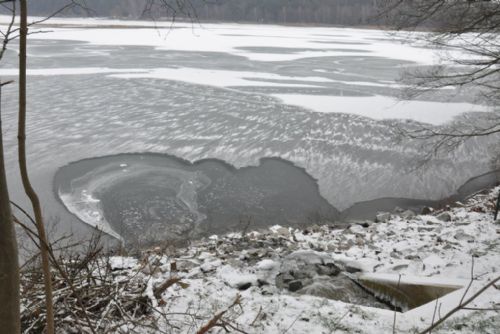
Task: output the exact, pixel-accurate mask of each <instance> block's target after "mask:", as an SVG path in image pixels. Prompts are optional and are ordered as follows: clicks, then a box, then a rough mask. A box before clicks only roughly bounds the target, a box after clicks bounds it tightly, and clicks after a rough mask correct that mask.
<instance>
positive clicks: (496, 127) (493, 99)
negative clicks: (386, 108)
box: [379, 0, 500, 154]
mask: <svg viewBox="0 0 500 334" xmlns="http://www.w3.org/2000/svg"><path fill="white" fill-rule="evenodd" d="M379 4H380V6H381V14H380V15H382V16H384V21H385V22H387V24H388V25H389V26H390V27H392V28H395V29H397V30H405V31H415V30H425V31H427V33H422V32H420V33H415V34H412V35H411V37H412V39H418V40H420V41H421V42H424V43H425V44H426V45H428V46H432V47H435V48H440V54H441V56H442V61H443V63H444V64H442V65H437V66H431V67H429V68H425V69H421V70H412V71H410V72H408V73H407V76H406V77H405V79H404V81H406V83H407V84H409V87H410V88H408V89H407V90H406V91H405V94H406V96H405V97H406V98H416V97H418V96H420V95H422V94H428V93H429V92H435V91H437V90H440V89H444V88H455V89H456V92H457V94H466V95H468V96H474V98H475V99H476V101H477V102H481V103H482V104H487V105H489V106H490V107H491V112H489V113H483V114H475V115H473V116H471V115H469V116H465V117H462V118H459V119H458V120H456V121H455V122H452V123H450V124H448V125H446V126H444V127H440V128H436V127H425V126H418V127H415V128H412V129H410V130H408V129H406V130H404V133H403V134H404V135H405V136H407V137H410V138H413V139H430V140H432V141H433V143H434V145H433V147H432V154H437V153H440V152H441V151H451V150H454V149H456V148H457V147H459V146H460V145H461V144H463V143H464V142H465V141H467V140H469V139H472V138H479V137H486V136H496V135H499V134H500V112H499V111H498V109H496V110H495V107H497V106H498V103H499V102H500V35H499V34H498V32H500V2H499V1H486V0H411V1H408V0H385V1H379ZM429 30H430V32H429Z"/></svg>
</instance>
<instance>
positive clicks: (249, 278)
mask: <svg viewBox="0 0 500 334" xmlns="http://www.w3.org/2000/svg"><path fill="white" fill-rule="evenodd" d="M499 191H500V187H496V188H495V189H491V190H488V191H483V192H481V193H478V194H476V195H475V196H474V197H472V198H470V199H469V200H468V201H467V202H465V203H464V204H462V203H455V204H453V205H452V207H451V208H449V207H448V208H445V209H441V210H436V211H434V210H429V212H428V214H425V215H414V214H413V213H411V212H408V211H407V212H398V213H392V214H381V215H378V220H379V221H378V222H374V221H365V222H352V223H351V224H350V225H348V226H346V228H345V229H340V230H338V229H337V230H334V229H332V228H331V227H330V226H311V227H310V228H308V229H307V230H293V229H286V228H282V227H279V226H275V227H272V228H270V229H269V230H265V231H259V232H250V233H247V234H246V235H244V236H242V235H240V234H230V235H225V236H213V237H211V238H209V239H208V240H205V241H200V242H193V243H192V245H190V247H189V248H186V249H172V248H168V247H166V248H165V249H164V250H160V249H154V250H151V251H150V252H147V255H146V256H145V257H144V258H142V259H141V260H138V259H136V258H132V257H113V258H112V259H111V263H112V266H113V268H114V269H115V273H116V275H117V277H118V279H124V278H126V277H132V279H139V280H144V279H145V280H146V281H147V282H148V283H147V284H148V289H147V291H150V293H149V295H150V297H151V299H152V300H153V301H154V303H155V305H156V306H157V307H158V309H159V310H160V311H161V312H163V313H165V314H168V316H167V317H166V318H165V319H168V321H169V326H172V325H173V326H178V328H177V329H176V330H174V331H175V332H178V333H184V332H185V333H188V332H193V331H194V330H195V329H196V326H198V328H200V327H201V326H202V325H204V324H205V323H206V321H203V320H199V321H198V322H197V321H196V317H192V316H191V315H192V314H197V315H199V316H200V317H201V318H200V319H207V318H210V317H211V315H214V314H216V313H217V312H219V311H221V310H224V309H225V308H226V307H228V305H230V304H231V303H232V302H233V300H234V299H235V298H236V296H237V295H238V294H239V295H241V306H238V307H237V308H235V309H232V310H231V311H230V312H228V313H227V314H226V315H225V317H226V320H227V321H229V322H230V323H231V324H232V325H233V326H236V327H237V328H239V329H241V330H243V331H244V332H245V333H306V332H307V333H373V334H379V333H393V322H394V316H395V313H394V312H393V311H390V310H387V309H381V308H375V307H366V306H362V305H355V304H350V303H345V302H342V301H337V300H332V299H328V298H324V297H321V296H322V295H323V296H325V295H328V293H330V292H331V293H334V294H337V295H339V296H341V299H342V298H344V299H345V298H350V297H349V296H347V297H346V296H345V294H346V293H348V292H347V291H340V292H339V291H337V290H336V284H340V283H339V282H340V281H339V279H338V277H339V273H338V272H333V271H329V272H320V271H317V270H319V269H318V268H322V269H321V270H326V269H325V268H340V270H341V271H342V272H346V271H348V272H350V273H351V274H350V275H351V276H350V277H351V278H353V279H356V277H362V276H365V277H366V276H372V277H374V276H375V277H379V278H380V277H383V278H385V279H387V278H390V279H392V280H393V281H394V280H396V281H397V280H398V279H399V277H401V278H400V282H401V284H403V283H408V282H410V283H411V282H413V283H415V282H432V283H433V284H438V285H443V284H444V285H455V286H457V287H459V289H458V290H457V291H455V292H452V293H450V294H448V295H446V296H442V297H441V298H439V299H438V300H437V302H436V301H431V302H429V303H427V304H424V305H422V306H420V307H417V308H415V309H412V310H409V311H407V312H404V313H399V312H398V313H396V320H395V321H396V330H395V332H396V333H416V332H418V330H423V329H425V328H427V327H428V326H430V325H431V323H432V319H433V317H434V318H435V319H434V321H437V320H438V319H439V318H440V317H442V316H444V315H445V314H446V313H447V312H448V311H449V310H451V309H452V308H454V307H455V306H457V305H458V303H460V301H461V300H462V298H464V299H463V300H466V299H468V298H469V297H470V296H472V295H473V294H474V293H475V292H477V291H478V290H479V289H480V288H481V287H482V286H484V285H486V284H488V282H490V281H491V280H493V279H495V278H497V277H498V276H499V270H500V240H499V235H500V221H496V222H494V221H493V208H494V204H495V200H496V196H497V195H498V192H499ZM166 254H167V255H166ZM172 263H175V267H172ZM290 263H292V264H290ZM329 263H330V264H333V265H328V264H329ZM290 265H291V266H292V267H293V268H294V269H293V272H292V271H287V270H288V269H290V268H291V267H290ZM311 265H312V267H311ZM301 266H302V268H301ZM172 268H174V269H175V270H172ZM305 268H308V269H309V270H311V268H313V269H312V273H311V274H310V276H309V277H307V278H304V277H302V278H297V277H298V275H299V274H298V273H301V272H302V271H301V270H304V269H305ZM314 268H316V269H314ZM137 271H139V274H137ZM471 272H472V273H473V276H474V278H475V280H474V281H473V284H472V286H471V288H470V289H469V290H468V291H466V290H467V289H466V286H467V285H468V284H469V282H470V279H471ZM280 275H292V276H295V279H296V280H298V281H301V283H300V284H299V283H295V285H294V287H293V288H292V285H291V284H292V283H289V284H290V285H289V286H288V288H287V287H286V286H285V287H284V288H283V286H282V284H281V285H280V283H279V282H280V280H281V282H283V279H284V276H281V278H279V277H280ZM301 275H306V276H307V273H305V274H304V273H302V274H301ZM340 275H344V274H343V273H340ZM399 275H400V276H399ZM172 277H178V278H180V279H181V284H177V285H173V286H171V287H169V288H168V289H167V290H166V291H165V292H164V293H163V294H162V295H161V298H160V299H159V300H158V299H157V298H156V297H154V296H153V293H152V291H153V290H154V287H156V286H158V285H160V284H161V283H163V282H164V281H165V280H167V279H169V278H172ZM311 282H312V283H311ZM297 284H299V285H298V286H297ZM307 284H309V286H308V285H307ZM302 285H303V287H302ZM311 285H315V288H313V287H311ZM301 287H302V289H301ZM337 288H338V286H337ZM340 290H342V289H340ZM292 291H294V292H292ZM464 294H465V297H463V296H464ZM499 305H500V292H499V291H498V284H497V285H496V287H491V288H489V289H488V290H486V291H485V292H484V293H483V294H482V295H481V296H480V297H479V298H477V299H476V300H474V301H473V302H472V303H471V304H469V305H468V307H469V308H476V309H496V311H492V310H481V311H478V310H461V311H459V312H458V313H456V314H455V315H453V317H452V318H450V319H449V320H448V321H447V322H445V323H444V325H442V326H441V327H440V328H439V329H438V330H437V331H435V333H446V334H451V333H454V334H456V333H464V334H465V333H491V334H494V333H498V331H497V330H498V328H499V327H500V316H499V313H498V308H499ZM164 325H165V329H166V330H167V328H171V327H168V326H167V324H166V323H164ZM193 326H194V327H193ZM218 330H219V331H218V332H223V329H220V328H219V329H218ZM213 332H214V333H216V332H217V330H215V331H213Z"/></svg>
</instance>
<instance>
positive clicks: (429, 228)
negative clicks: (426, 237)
mask: <svg viewBox="0 0 500 334" xmlns="http://www.w3.org/2000/svg"><path fill="white" fill-rule="evenodd" d="M417 231H418V232H431V231H434V227H432V226H419V227H418V228H417Z"/></svg>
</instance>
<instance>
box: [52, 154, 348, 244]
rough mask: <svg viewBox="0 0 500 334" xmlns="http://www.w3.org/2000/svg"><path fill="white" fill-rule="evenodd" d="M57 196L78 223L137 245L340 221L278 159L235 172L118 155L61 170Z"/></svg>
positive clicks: (207, 163) (209, 162)
mask: <svg viewBox="0 0 500 334" xmlns="http://www.w3.org/2000/svg"><path fill="white" fill-rule="evenodd" d="M54 189H55V192H56V194H57V196H58V198H59V199H60V200H61V201H62V203H63V204H64V206H65V207H66V208H67V209H68V210H69V211H70V212H72V213H73V214H74V215H76V216H77V217H78V218H79V219H80V220H82V221H83V222H85V223H87V224H90V225H92V226H95V227H97V228H99V229H100V230H102V231H104V232H106V233H108V234H110V235H113V236H115V237H116V238H119V239H122V240H125V241H127V242H138V243H140V244H144V243H154V242H164V241H168V240H187V239H190V238H196V237H200V236H203V235H208V234H218V233H227V232H230V231H241V230H245V229H249V228H250V229H255V228H259V227H265V226H270V225H275V224H280V225H287V226H299V225H302V224H304V223H307V222H311V221H313V220H317V219H318V217H321V219H322V220H323V221H325V220H327V221H334V220H336V219H337V218H338V217H339V212H338V211H337V210H336V209H335V208H334V207H333V206H331V205H330V204H329V203H328V202H327V201H326V200H325V199H324V198H323V197H322V196H321V195H320V193H319V188H318V184H317V181H316V180H315V179H314V178H313V177H311V176H310V175H309V174H307V173H306V172H305V170H304V169H302V168H299V167H297V166H295V165H294V164H293V163H291V162H288V161H286V160H282V159H279V158H264V159H261V160H260V164H259V165H258V166H251V167H244V168H239V169H237V168H234V167H233V166H231V165H229V164H227V163H225V162H223V161H221V160H216V159H206V160H200V161H196V162H194V163H191V162H189V161H186V160H182V159H179V158H176V157H174V156H169V155H162V154H151V153H144V154H120V155H114V156H106V157H100V158H92V159H86V160H81V161H78V162H74V163H71V164H69V165H66V166H64V167H62V168H60V169H59V170H58V171H57V173H56V174H55V177H54Z"/></svg>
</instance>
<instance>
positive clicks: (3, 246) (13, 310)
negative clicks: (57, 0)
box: [0, 2, 21, 334]
mask: <svg viewBox="0 0 500 334" xmlns="http://www.w3.org/2000/svg"><path fill="white" fill-rule="evenodd" d="M0 4H1V5H3V3H0ZM7 8H9V9H10V10H11V15H12V16H11V20H10V22H9V24H8V25H7V28H6V29H5V30H3V31H1V33H2V35H3V36H4V40H3V43H2V48H1V49H0V60H1V59H2V58H3V55H4V53H5V50H6V48H7V43H8V39H9V36H10V34H11V31H12V30H13V26H14V19H15V2H14V3H13V5H12V7H7ZM8 83H10V82H2V81H0V300H1V301H2V307H0V328H2V330H4V331H6V332H7V333H14V334H15V333H19V332H20V330H21V328H20V326H21V322H20V308H19V305H20V295H19V283H20V281H19V262H18V261H19V260H18V249H17V239H16V231H15V229H14V221H13V217H12V212H11V209H10V199H9V191H8V187H7V177H6V171H5V160H4V150H3V132H2V112H1V100H2V99H1V93H2V88H3V86H4V85H6V84H8Z"/></svg>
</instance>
